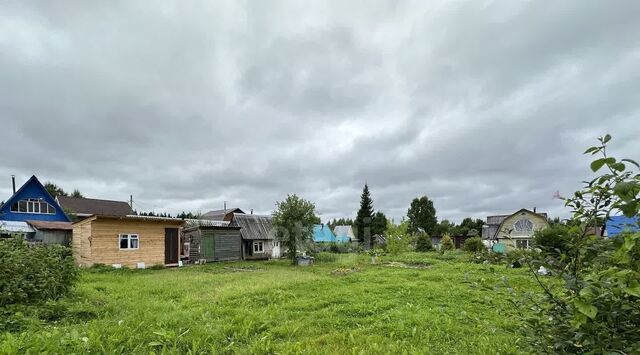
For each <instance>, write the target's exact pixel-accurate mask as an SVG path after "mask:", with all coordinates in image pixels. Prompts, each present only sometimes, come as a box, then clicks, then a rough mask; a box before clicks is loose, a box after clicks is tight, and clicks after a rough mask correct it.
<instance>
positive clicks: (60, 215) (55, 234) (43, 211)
mask: <svg viewBox="0 0 640 355" xmlns="http://www.w3.org/2000/svg"><path fill="white" fill-rule="evenodd" d="M12 182H13V195H12V196H11V197H10V198H9V199H8V200H7V201H6V202H5V203H4V204H2V205H0V236H1V235H8V234H13V233H18V234H22V235H24V237H25V239H26V240H27V241H30V242H35V243H45V244H68V243H69V241H70V240H71V223H70V220H69V217H68V216H67V215H66V214H65V213H64V211H63V210H62V207H60V205H59V204H58V202H56V200H55V199H54V198H53V197H51V195H50V194H49V192H47V190H46V189H45V188H44V186H43V185H42V184H41V183H40V181H39V180H38V178H36V177H35V175H34V176H32V177H31V178H30V179H29V180H28V181H27V182H26V183H24V185H22V186H21V187H20V189H19V190H17V191H16V190H15V178H12Z"/></svg>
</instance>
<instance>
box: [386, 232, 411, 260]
mask: <svg viewBox="0 0 640 355" xmlns="http://www.w3.org/2000/svg"><path fill="white" fill-rule="evenodd" d="M410 247H411V236H410V235H409V234H404V233H388V234H387V251H388V252H389V254H391V255H398V254H402V253H406V252H408V251H409V249H410Z"/></svg>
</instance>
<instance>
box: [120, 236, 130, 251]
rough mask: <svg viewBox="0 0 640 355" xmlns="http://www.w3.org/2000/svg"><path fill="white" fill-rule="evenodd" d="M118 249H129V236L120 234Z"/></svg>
mask: <svg viewBox="0 0 640 355" xmlns="http://www.w3.org/2000/svg"><path fill="white" fill-rule="evenodd" d="M120 249H129V236H128V235H126V234H125V235H121V236H120Z"/></svg>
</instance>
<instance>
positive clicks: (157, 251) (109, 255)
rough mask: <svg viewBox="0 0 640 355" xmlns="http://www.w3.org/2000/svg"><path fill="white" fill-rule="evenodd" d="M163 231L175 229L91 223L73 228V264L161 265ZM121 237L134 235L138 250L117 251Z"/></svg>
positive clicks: (100, 221) (146, 223)
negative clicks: (122, 235)
mask: <svg viewBox="0 0 640 355" xmlns="http://www.w3.org/2000/svg"><path fill="white" fill-rule="evenodd" d="M165 228H177V226H176V225H171V224H165V223H162V222H158V221H138V220H118V219H99V218H98V219H91V220H89V221H83V222H81V223H79V224H76V225H74V227H73V233H74V234H73V246H74V254H75V258H76V262H77V263H78V264H80V265H84V266H91V265H93V264H98V263H99V264H106V265H112V264H122V265H126V266H128V267H136V266H137V263H139V262H144V263H145V267H150V266H153V265H164V260H165V249H164V248H165V244H164V243H165ZM120 234H137V235H138V238H139V241H138V243H139V246H138V249H134V250H120V245H119V242H118V241H119V239H118V237H119V235H120Z"/></svg>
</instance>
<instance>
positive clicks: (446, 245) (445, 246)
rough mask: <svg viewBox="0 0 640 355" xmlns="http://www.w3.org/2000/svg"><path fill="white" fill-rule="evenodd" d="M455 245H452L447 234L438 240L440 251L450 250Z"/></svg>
mask: <svg viewBox="0 0 640 355" xmlns="http://www.w3.org/2000/svg"><path fill="white" fill-rule="evenodd" d="M455 248H456V247H455V245H453V240H452V239H451V237H450V236H449V235H448V234H445V235H443V236H442V240H440V251H443V252H444V251H450V250H454V249H455Z"/></svg>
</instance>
